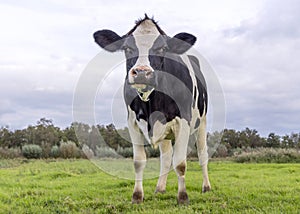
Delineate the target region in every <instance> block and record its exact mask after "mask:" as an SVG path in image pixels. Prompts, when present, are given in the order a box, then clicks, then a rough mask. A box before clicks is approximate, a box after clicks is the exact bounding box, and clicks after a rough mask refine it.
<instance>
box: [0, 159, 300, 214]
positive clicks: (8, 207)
mask: <svg viewBox="0 0 300 214" xmlns="http://www.w3.org/2000/svg"><path fill="white" fill-rule="evenodd" d="M107 163H109V161H107ZM209 172H210V180H211V184H212V188H213V190H212V191H211V192H209V193H205V194H202V193H201V183H202V178H201V171H200V167H199V165H198V163H197V162H188V172H187V176H186V182H187V191H188V194H189V198H190V204H189V205H188V206H178V205H177V203H176V194H177V178H176V176H175V174H174V173H173V172H171V173H170V176H169V180H168V186H167V193H165V194H157V195H156V194H154V190H155V186H156V181H157V179H147V180H145V181H144V191H145V202H144V203H143V204H141V205H132V204H131V202H130V201H131V194H132V190H133V185H134V182H133V181H132V180H125V179H119V178H117V177H113V176H111V175H109V174H106V173H104V172H102V171H101V170H99V169H98V168H97V167H96V166H95V165H94V164H92V163H91V162H90V161H88V160H73V161H72V160H60V161H53V162H51V161H42V160H37V161H27V162H22V161H21V160H19V161H12V160H11V161H7V160H0V213H179V212H180V213H300V165H299V164H238V163H231V162H221V161H219V162H210V163H209Z"/></svg>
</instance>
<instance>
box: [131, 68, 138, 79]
mask: <svg viewBox="0 0 300 214" xmlns="http://www.w3.org/2000/svg"><path fill="white" fill-rule="evenodd" d="M131 76H134V77H135V76H137V72H136V70H134V69H133V70H131Z"/></svg>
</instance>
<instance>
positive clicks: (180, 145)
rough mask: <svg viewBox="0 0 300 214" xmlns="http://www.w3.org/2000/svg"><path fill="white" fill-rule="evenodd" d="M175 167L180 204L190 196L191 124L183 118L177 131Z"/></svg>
mask: <svg viewBox="0 0 300 214" xmlns="http://www.w3.org/2000/svg"><path fill="white" fill-rule="evenodd" d="M175 132H176V133H175V145H174V155H173V167H174V170H175V172H176V174H177V177H178V195H177V201H178V204H188V203H189V198H188V195H187V192H186V187H185V172H186V155H187V147H188V140H189V134H190V132H189V125H188V123H187V121H186V120H184V119H181V120H180V122H179V123H178V126H177V128H176V131H175Z"/></svg>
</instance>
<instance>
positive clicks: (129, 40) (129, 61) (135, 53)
mask: <svg viewBox="0 0 300 214" xmlns="http://www.w3.org/2000/svg"><path fill="white" fill-rule="evenodd" d="M121 49H122V50H124V53H125V57H126V70H127V74H126V79H128V73H129V70H130V69H131V68H132V67H133V66H134V65H135V63H136V61H137V59H138V57H139V50H138V48H137V46H136V42H135V39H134V37H133V36H128V37H126V39H125V41H124V43H123V45H122V47H121Z"/></svg>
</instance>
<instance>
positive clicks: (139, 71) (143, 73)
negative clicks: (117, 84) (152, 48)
mask: <svg viewBox="0 0 300 214" xmlns="http://www.w3.org/2000/svg"><path fill="white" fill-rule="evenodd" d="M130 75H131V76H132V77H133V78H137V77H144V78H151V77H152V76H153V70H152V69H151V68H149V67H148V66H137V67H134V68H132V69H131V70H130Z"/></svg>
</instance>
